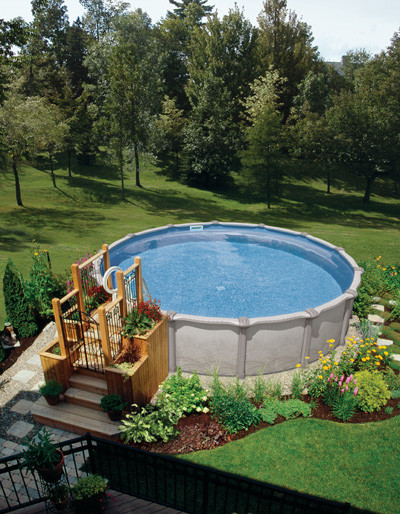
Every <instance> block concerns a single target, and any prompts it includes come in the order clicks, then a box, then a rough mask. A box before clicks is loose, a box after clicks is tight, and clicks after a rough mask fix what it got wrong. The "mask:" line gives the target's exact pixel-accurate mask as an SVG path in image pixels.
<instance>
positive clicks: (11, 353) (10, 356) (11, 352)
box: [0, 336, 37, 375]
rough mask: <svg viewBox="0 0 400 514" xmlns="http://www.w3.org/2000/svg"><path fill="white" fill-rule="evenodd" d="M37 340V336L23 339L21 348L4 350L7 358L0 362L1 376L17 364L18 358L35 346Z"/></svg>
mask: <svg viewBox="0 0 400 514" xmlns="http://www.w3.org/2000/svg"><path fill="white" fill-rule="evenodd" d="M36 338H37V336H32V337H26V338H21V340H20V343H21V346H18V347H16V348H8V349H5V350H4V352H5V354H6V358H5V359H4V360H3V361H2V362H0V375H1V374H2V373H4V372H5V371H6V369H8V368H10V367H11V366H12V365H13V364H15V363H16V362H17V360H18V358H19V357H20V356H21V355H22V354H23V353H24V351H25V350H27V349H28V348H29V347H30V346H31V345H32V344H33V342H34V341H35V339H36Z"/></svg>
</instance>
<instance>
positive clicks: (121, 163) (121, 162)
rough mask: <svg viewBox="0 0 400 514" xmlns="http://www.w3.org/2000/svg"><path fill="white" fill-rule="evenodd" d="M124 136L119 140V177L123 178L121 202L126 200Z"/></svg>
mask: <svg viewBox="0 0 400 514" xmlns="http://www.w3.org/2000/svg"><path fill="white" fill-rule="evenodd" d="M122 146H123V145H122V136H121V134H120V138H119V149H118V161H119V175H120V177H121V200H125V184H124V155H123V148H122Z"/></svg>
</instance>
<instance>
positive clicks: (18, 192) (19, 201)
mask: <svg viewBox="0 0 400 514" xmlns="http://www.w3.org/2000/svg"><path fill="white" fill-rule="evenodd" d="M12 169H13V172H14V180H15V196H16V197H17V205H19V206H20V207H23V206H24V204H23V203H22V198H21V188H20V185H19V176H18V169H17V160H16V158H15V157H13V159H12Z"/></svg>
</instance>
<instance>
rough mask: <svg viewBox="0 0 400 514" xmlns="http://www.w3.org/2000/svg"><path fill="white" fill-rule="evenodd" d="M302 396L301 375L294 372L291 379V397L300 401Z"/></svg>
mask: <svg viewBox="0 0 400 514" xmlns="http://www.w3.org/2000/svg"><path fill="white" fill-rule="evenodd" d="M302 394H303V378H302V374H301V373H299V372H298V371H296V372H295V373H293V377H292V397H293V398H296V399H298V400H300V398H301V396H302Z"/></svg>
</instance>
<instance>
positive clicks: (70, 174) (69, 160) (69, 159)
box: [67, 150, 72, 177]
mask: <svg viewBox="0 0 400 514" xmlns="http://www.w3.org/2000/svg"><path fill="white" fill-rule="evenodd" d="M67 155H68V176H69V177H72V173H71V150H67Z"/></svg>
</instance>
